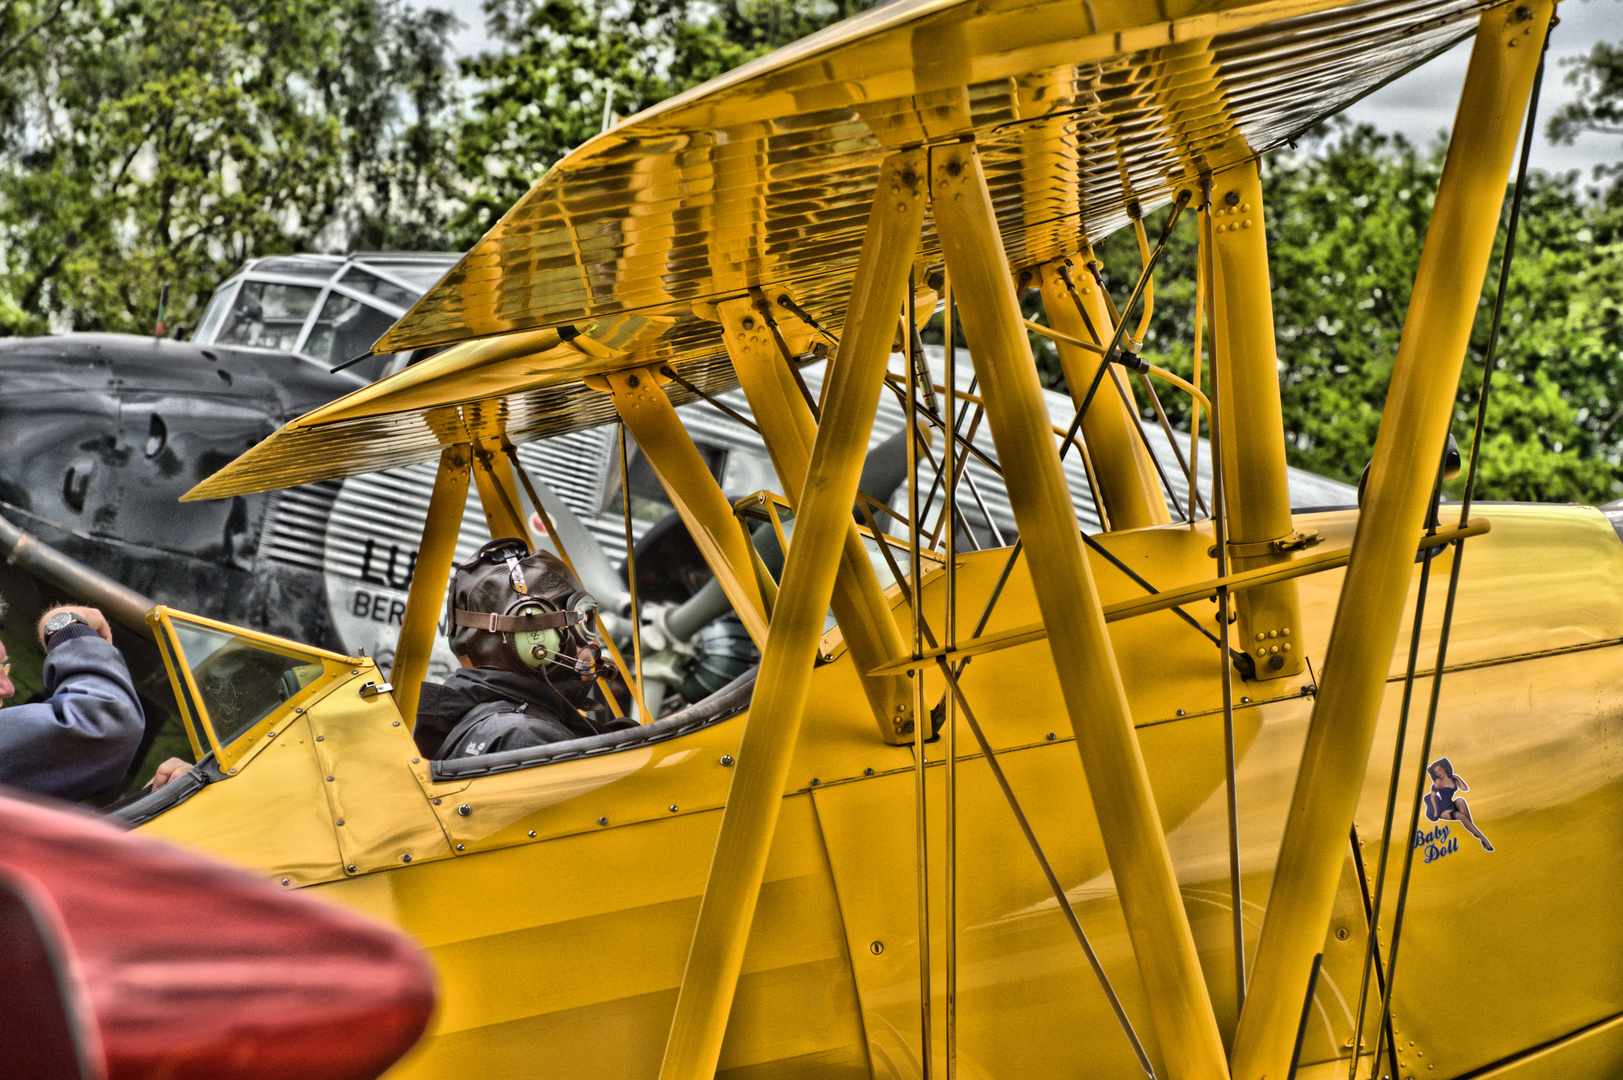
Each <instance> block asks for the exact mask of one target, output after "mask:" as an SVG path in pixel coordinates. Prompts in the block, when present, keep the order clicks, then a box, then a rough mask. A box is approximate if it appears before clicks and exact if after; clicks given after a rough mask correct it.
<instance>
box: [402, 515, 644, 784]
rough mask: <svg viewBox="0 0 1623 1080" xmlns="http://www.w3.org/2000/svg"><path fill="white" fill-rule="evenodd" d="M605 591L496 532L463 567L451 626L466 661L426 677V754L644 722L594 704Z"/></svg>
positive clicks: (462, 753)
mask: <svg viewBox="0 0 1623 1080" xmlns="http://www.w3.org/2000/svg"><path fill="white" fill-rule="evenodd" d="M596 614H597V601H596V600H594V599H593V598H592V595H591V594H590V593H588V592H586V590H584V589H582V588H581V586H580V582H579V581H577V580H576V579H575V576H574V575H573V574H572V573H570V571H569V568H568V567H567V566H565V565H564V564H563V562H561V561H560V560H559V559H558V558H557V557H556V556H554V555H552V554H550V553H549V552H545V551H534V552H532V551H530V550H528V549H527V548H526V546H525V545H524V543H523V541H521V540H516V539H511V538H509V539H503V540H493V541H491V542H490V543H488V544H486V545H485V546H484V547H482V548H480V549H479V551H478V553H477V554H475V555H474V557H473V558H472V559H469V560H468V561H467V562H465V563H463V564H462V565H461V566H459V567H457V570H456V574H455V576H454V577H453V578H452V581H451V598H450V607H449V610H448V612H447V616H448V617H447V620H446V636H447V637H448V638H449V639H450V642H451V652H452V653H453V654H455V655H456V656H457V657H458V658H459V659H460V660H461V662H462V670H460V671H455V672H452V673H451V676H450V678H448V679H446V680H445V682H444V683H443V684H442V683H433V682H425V683H423V689H422V695H421V697H420V698H419V701H418V706H417V723H416V726H415V728H414V731H413V734H414V737H415V738H416V740H417V746H418V748H419V749H420V750H422V752H423V756H424V757H429V758H438V759H446V758H453V757H468V756H472V755H476V754H492V753H495V752H497V751H499V750H515V749H518V748H521V747H529V746H543V745H546V744H547V743H555V742H562V741H564V740H566V739H579V738H583V737H585V736H589V735H597V734H600V733H602V732H606V731H615V730H619V729H623V728H629V727H635V726H636V723H635V721H632V720H626V719H621V718H616V717H612V716H608V715H606V714H604V713H603V712H601V711H599V710H596V709H593V708H592V691H593V686H594V683H595V681H596V679H597V678H598V676H599V675H600V674H601V673H602V666H601V660H600V658H599V656H600V654H599V647H598V638H597V623H596Z"/></svg>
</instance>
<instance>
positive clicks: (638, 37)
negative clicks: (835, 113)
mask: <svg viewBox="0 0 1623 1080" xmlns="http://www.w3.org/2000/svg"><path fill="white" fill-rule="evenodd" d="M868 2H869V0H722V2H720V3H715V2H711V0H629V2H627V0H487V3H486V11H487V12H488V14H489V28H490V30H491V32H492V35H493V37H494V38H495V39H496V40H497V41H498V42H500V43H501V44H502V46H503V47H502V49H501V50H500V51H498V52H494V53H486V54H484V55H481V56H477V57H474V58H472V59H469V60H464V61H463V62H462V72H463V74H464V75H465V76H468V77H469V78H471V79H473V80H475V81H476V83H477V85H478V87H479V89H478V91H477V92H476V93H475V95H474V97H473V101H472V103H471V105H472V107H471V109H470V110H469V114H468V117H467V119H466V121H465V122H464V123H463V125H462V128H461V133H460V137H459V140H458V144H457V162H458V165H459V166H460V168H461V171H462V173H463V175H464V176H467V177H470V178H472V186H471V190H469V191H468V192H466V193H465V196H464V198H465V202H464V205H463V208H462V210H461V211H460V212H459V213H458V215H457V217H456V221H455V226H454V227H455V228H456V230H457V233H458V235H459V237H460V238H461V240H462V242H463V243H466V244H471V243H472V242H473V241H474V240H475V239H477V237H478V236H479V235H480V234H482V233H483V232H484V231H485V230H486V229H488V228H489V227H490V226H491V225H493V224H494V223H495V222H496V219H497V218H499V217H500V216H501V215H502V213H503V212H505V211H506V210H507V208H508V207H509V206H511V205H512V204H513V203H514V202H515V201H517V199H518V198H519V196H521V195H523V194H524V192H526V191H528V190H529V188H530V186H531V185H532V184H533V183H535V182H536V181H537V180H539V179H540V178H541V176H542V175H543V174H544V173H545V172H546V171H547V169H549V168H551V167H552V164H553V163H554V162H555V161H557V160H558V159H559V158H561V157H562V156H563V155H564V154H566V153H568V152H569V151H570V150H572V149H574V148H575V147H576V146H579V145H580V144H581V143H584V142H585V141H586V140H588V139H590V138H591V137H592V136H594V135H596V134H598V133H599V132H600V131H602V130H603V126H604V121H605V120H606V119H612V118H613V117H618V116H628V115H630V114H632V113H636V112H640V111H641V110H643V109H645V108H647V107H649V106H650V105H655V104H658V103H659V102H661V101H663V100H665V99H666V98H668V97H671V96H672V95H674V94H678V93H680V92H682V91H683V90H686V89H688V88H689V87H693V86H697V85H699V84H700V83H703V82H706V81H708V80H710V79H713V78H715V77H716V76H717V75H721V74H723V73H725V72H727V71H730V70H732V69H733V68H735V67H737V66H738V65H740V64H742V63H745V62H746V61H749V60H752V59H754V58H755V57H757V56H760V55H761V54H763V53H767V52H770V51H772V50H773V49H776V48H778V47H780V46H782V45H787V44H788V43H789V42H791V41H795V40H798V39H799V38H802V37H805V36H806V35H808V34H811V33H813V32H815V31H817V30H820V29H822V28H823V27H824V26H827V25H829V24H830V23H833V22H836V21H838V20H840V19H843V18H845V17H846V16H847V15H850V14H852V13H853V12H854V11H856V10H859V9H861V8H863V7H866V6H868Z"/></svg>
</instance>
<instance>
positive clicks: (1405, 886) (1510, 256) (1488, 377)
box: [1375, 13, 1555, 1061]
mask: <svg viewBox="0 0 1623 1080" xmlns="http://www.w3.org/2000/svg"><path fill="white" fill-rule="evenodd" d="M1554 21H1555V16H1554V14H1553V13H1552V14H1551V24H1552V25H1553V24H1554ZM1549 46H1550V36H1549V32H1548V30H1546V32H1545V35H1544V50H1545V51H1544V53H1543V54H1541V55H1540V57H1539V63H1538V71H1537V72H1536V73H1535V74H1534V76H1533V90H1532V93H1531V94H1530V95H1529V97H1528V104H1527V118H1526V121H1525V125H1524V128H1523V132H1522V153H1521V163H1520V165H1518V166H1517V170H1516V188H1515V194H1514V195H1513V196H1512V198H1511V202H1510V220H1509V222H1508V223H1507V224H1506V225H1505V250H1504V254H1503V255H1502V256H1501V257H1500V259H1499V287H1498V289H1497V291H1496V293H1495V295H1494V301H1493V322H1492V324H1491V326H1490V328H1489V330H1488V348H1487V351H1486V352H1485V353H1484V354H1483V358H1482V386H1481V389H1480V390H1479V392H1478V394H1477V411H1476V427H1475V430H1474V431H1473V432H1472V434H1471V464H1470V466H1469V467H1468V469H1467V471H1466V475H1465V490H1464V492H1463V494H1462V496H1461V499H1460V521H1461V522H1465V521H1467V520H1468V519H1469V516H1470V513H1471V497H1472V494H1473V492H1474V491H1475V488H1476V478H1477V469H1478V466H1479V465H1480V464H1481V460H1480V455H1481V450H1482V433H1483V429H1484V428H1485V427H1486V426H1487V421H1488V396H1489V394H1490V393H1491V391H1492V389H1493V370H1494V362H1495V357H1494V353H1495V352H1496V351H1497V348H1498V344H1499V328H1500V324H1501V322H1502V319H1503V316H1504V308H1505V293H1506V291H1507V290H1508V288H1509V285H1510V268H1511V266H1512V264H1513V263H1514V261H1515V258H1516V230H1517V226H1518V225H1519V224H1520V222H1521V213H1522V200H1523V198H1524V196H1525V195H1526V192H1527V162H1528V159H1529V157H1531V155H1532V151H1533V132H1534V131H1535V130H1536V128H1537V119H1538V101H1539V91H1540V90H1541V89H1542V87H1543V85H1544V65H1545V61H1546V58H1547V57H1548V55H1549ZM1464 562H1465V543H1464V541H1463V540H1457V541H1455V542H1454V561H1453V565H1452V566H1451V567H1450V568H1449V572H1448V599H1447V600H1446V601H1445V602H1444V604H1443V625H1442V628H1441V630H1440V631H1439V632H1438V636H1437V663H1436V665H1435V666H1434V667H1433V668H1432V675H1431V699H1430V701H1429V702H1428V703H1427V708H1426V726H1425V729H1424V732H1423V734H1422V735H1421V739H1420V761H1419V773H1418V775H1417V776H1416V777H1415V793H1414V801H1413V803H1412V804H1411V806H1410V810H1409V831H1408V832H1407V833H1405V834H1404V835H1405V836H1413V835H1414V833H1415V830H1416V829H1417V828H1418V826H1419V824H1420V806H1421V801H1422V799H1423V798H1424V796H1425V790H1426V777H1427V773H1426V764H1427V760H1428V759H1429V758H1430V757H1431V745H1432V736H1433V734H1434V733H1435V731H1436V726H1437V704H1438V700H1439V698H1440V696H1441V693H1442V685H1443V670H1444V668H1445V666H1446V664H1447V661H1448V639H1449V633H1450V630H1451V629H1452V628H1453V623H1454V602H1455V599H1456V597H1457V596H1458V593H1459V584H1460V567H1461V566H1462V565H1463V564H1464ZM1382 855H1383V857H1384V855H1385V853H1384V852H1383V853H1382ZM1413 869H1414V846H1413V845H1412V844H1408V843H1405V844H1404V854H1403V872H1402V875H1401V877H1400V878H1399V880H1398V902H1397V908H1396V910H1395V911H1394V912H1393V916H1392V944H1391V947H1390V948H1388V950H1387V959H1386V993H1385V994H1384V995H1382V1000H1381V1015H1382V1016H1386V1015H1388V1014H1389V1013H1390V1011H1391V1007H1392V988H1393V986H1394V985H1395V984H1396V982H1397V966H1398V945H1399V943H1400V942H1401V940H1402V934H1403V916H1404V912H1405V910H1406V908H1407V905H1408V900H1409V881H1410V876H1411V873H1412V871H1413ZM1384 1035H1385V1031H1384V1029H1383V1030H1377V1032H1376V1034H1375V1060H1377V1061H1379V1060H1380V1057H1381V1044H1382V1041H1383V1038H1384Z"/></svg>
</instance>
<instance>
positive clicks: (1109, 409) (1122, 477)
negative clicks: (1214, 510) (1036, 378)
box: [1041, 250, 1172, 529]
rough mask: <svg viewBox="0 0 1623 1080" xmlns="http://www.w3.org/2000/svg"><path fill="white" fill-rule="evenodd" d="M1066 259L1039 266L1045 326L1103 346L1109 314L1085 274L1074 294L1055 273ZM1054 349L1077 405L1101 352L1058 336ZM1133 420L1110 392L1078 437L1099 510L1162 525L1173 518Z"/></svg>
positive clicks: (1128, 522)
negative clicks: (1089, 464)
mask: <svg viewBox="0 0 1623 1080" xmlns="http://www.w3.org/2000/svg"><path fill="white" fill-rule="evenodd" d="M1078 257H1079V258H1081V259H1082V260H1084V261H1086V260H1088V259H1091V258H1093V252H1092V251H1091V250H1084V251H1082V252H1081V253H1080V254H1079V256H1078ZM1066 262H1067V260H1061V261H1060V262H1059V263H1049V264H1048V265H1047V266H1044V267H1043V268H1042V289H1041V293H1042V298H1043V312H1044V314H1045V315H1047V317H1048V325H1050V326H1052V327H1053V328H1054V329H1055V330H1058V331H1059V332H1060V333H1062V334H1067V335H1069V336H1070V337H1074V338H1076V339H1078V340H1080V341H1087V340H1089V339H1090V338H1091V339H1092V340H1093V341H1094V342H1096V343H1097V344H1098V345H1100V346H1101V347H1103V346H1104V344H1105V342H1104V341H1102V340H1100V338H1099V336H1098V335H1099V334H1108V333H1110V332H1111V331H1112V330H1113V329H1114V326H1113V325H1112V324H1111V321H1110V313H1109V311H1108V310H1106V308H1105V305H1104V302H1103V300H1102V299H1100V296H1099V291H1098V290H1097V289H1096V288H1095V287H1094V286H1093V285H1091V284H1089V283H1088V281H1087V280H1086V278H1085V276H1084V280H1083V281H1082V282H1081V283H1080V285H1079V286H1078V295H1077V296H1076V297H1075V298H1074V299H1073V297H1072V293H1071V289H1070V287H1069V286H1068V285H1067V284H1066V282H1065V281H1064V280H1063V278H1062V277H1061V275H1060V272H1059V271H1060V269H1061V267H1062V266H1063V265H1065V263H1066ZM1100 328H1102V329H1100ZM1096 330H1097V333H1095V331H1096ZM1054 348H1055V349H1056V350H1057V351H1058V352H1059V363H1060V370H1062V371H1063V372H1064V373H1065V388H1066V389H1067V390H1068V391H1069V392H1070V395H1071V401H1072V403H1073V404H1075V405H1077V406H1080V405H1081V404H1082V398H1083V395H1085V394H1086V393H1087V391H1088V387H1090V386H1092V385H1093V382H1094V376H1095V375H1097V374H1098V371H1099V367H1100V365H1101V364H1103V363H1104V357H1102V356H1100V355H1098V354H1095V353H1091V352H1089V351H1087V350H1086V349H1082V348H1079V347H1077V346H1076V345H1072V344H1070V343H1069V342H1065V341H1060V340H1057V339H1056V340H1055V342H1054ZM1137 424H1138V417H1137V416H1134V415H1132V413H1131V412H1130V411H1129V410H1128V407H1127V402H1126V401H1125V400H1123V399H1122V398H1121V397H1120V396H1117V397H1112V396H1111V395H1109V394H1106V395H1105V396H1104V398H1103V399H1101V400H1099V401H1096V402H1094V403H1093V405H1092V406H1091V407H1090V408H1089V409H1088V414H1087V416H1085V417H1084V418H1083V420H1082V438H1083V439H1084V440H1085V441H1086V443H1087V447H1088V456H1089V457H1091V458H1092V459H1093V469H1094V471H1095V473H1096V474H1097V476H1098V480H1099V488H1100V491H1099V498H1101V499H1103V503H1102V504H1101V509H1102V510H1104V511H1105V513H1106V515H1107V517H1108V519H1109V521H1110V523H1111V526H1112V527H1114V528H1118V529H1137V528H1141V527H1143V526H1145V525H1164V524H1166V523H1167V522H1169V521H1171V520H1172V517H1171V515H1169V514H1168V513H1167V505H1166V495H1165V493H1164V492H1163V491H1162V489H1161V481H1160V479H1159V478H1158V477H1157V475H1156V472H1155V464H1154V462H1153V461H1151V460H1150V456H1149V453H1148V451H1147V450H1145V448H1144V444H1143V443H1142V442H1141V441H1140V440H1139V439H1138V437H1137V436H1135V435H1134V434H1133V433H1132V428H1133V427H1134V426H1136V425H1137Z"/></svg>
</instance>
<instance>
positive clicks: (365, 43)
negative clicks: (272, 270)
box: [0, 0, 451, 333]
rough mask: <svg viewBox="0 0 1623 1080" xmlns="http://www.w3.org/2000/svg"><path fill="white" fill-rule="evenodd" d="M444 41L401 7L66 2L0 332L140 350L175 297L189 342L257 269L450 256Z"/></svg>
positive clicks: (25, 111)
mask: <svg viewBox="0 0 1623 1080" xmlns="http://www.w3.org/2000/svg"><path fill="white" fill-rule="evenodd" d="M449 28H450V20H449V17H448V16H446V15H444V14H442V13H435V12H428V13H421V14H419V13H417V12H415V11H413V10H411V9H409V8H407V7H406V6H405V5H404V4H403V3H402V2H401V0H252V2H248V0H201V2H197V3H188V4H175V3H170V2H168V0H115V2H112V3H104V2H103V0H66V6H65V7H64V8H63V10H62V11H61V13H60V15H59V17H58V18H57V19H56V21H55V22H54V23H53V24H51V25H49V26H48V27H46V28H44V30H43V32H41V33H38V34H36V35H35V36H34V38H33V39H31V41H30V43H29V44H30V47H31V48H33V49H34V50H35V55H34V57H33V59H32V61H31V66H30V70H29V71H28V73H27V74H28V78H27V79H26V80H25V83H24V85H25V89H26V92H25V93H22V94H21V96H20V97H19V98H18V99H17V101H16V102H15V108H14V110H13V114H14V120H13V122H12V124H11V125H10V128H9V134H10V138H8V140H7V142H6V144H5V145H4V147H3V151H0V251H3V252H4V263H3V266H0V326H3V327H4V328H5V330H7V331H9V332H11V333H34V332H39V331H40V330H43V329H45V328H46V327H47V326H48V325H52V324H55V325H58V326H61V325H66V326H70V327H72V328H74V329H80V330H92V329H97V330H135V331H142V330H147V329H149V328H150V327H151V326H152V321H153V318H154V316H155V314H156V309H157V300H158V292H159V288H160V286H161V284H162V283H163V282H169V283H170V284H171V294H170V322H171V323H178V322H185V321H188V320H190V319H191V318H192V317H193V311H194V309H195V308H196V306H197V305H198V304H200V303H201V302H202V301H204V300H206V299H207V297H208V295H209V293H210V292H211V291H212V289H213V287H214V285H215V284H216V283H217V282H218V281H219V280H220V279H221V278H222V277H223V276H225V275H226V274H227V273H229V271H230V270H231V269H233V268H234V267H235V266H236V265H238V264H240V263H241V262H242V261H243V260H244V259H246V258H249V257H251V256H255V255H263V254H270V253H275V252H279V251H288V250H295V249H301V248H305V249H307V248H310V247H314V246H320V245H321V244H322V241H323V239H324V238H328V239H330V238H332V237H334V236H336V237H338V240H337V243H338V244H342V243H344V242H345V240H346V239H347V238H348V237H349V236H351V235H356V236H362V237H366V238H368V239H370V240H372V241H373V242H377V243H379V244H382V243H388V242H391V241H395V240H397V239H398V240H401V241H404V242H408V243H423V242H431V241H433V240H435V239H437V238H439V237H440V236H441V235H442V233H441V232H440V230H439V221H440V219H441V218H442V217H443V210H442V208H441V205H440V204H441V203H442V202H443V198H444V196H443V194H442V191H443V188H444V186H445V176H446V175H447V174H446V173H445V170H444V165H443V162H444V160H445V158H446V154H445V152H444V150H443V149H441V148H440V146H439V145H437V144H439V143H443V141H444V136H443V135H441V134H439V133H438V131H439V128H438V127H437V125H443V124H444V123H445V122H446V119H445V117H446V114H447V113H448V111H449V109H450V105H451V99H450V83H449V81H448V78H447V74H448V72H447V67H446V62H445V60H444V56H445V52H446V35H447V34H448V32H449ZM12 85H14V86H15V85H18V84H17V83H15V82H14V83H13V84H12Z"/></svg>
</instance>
